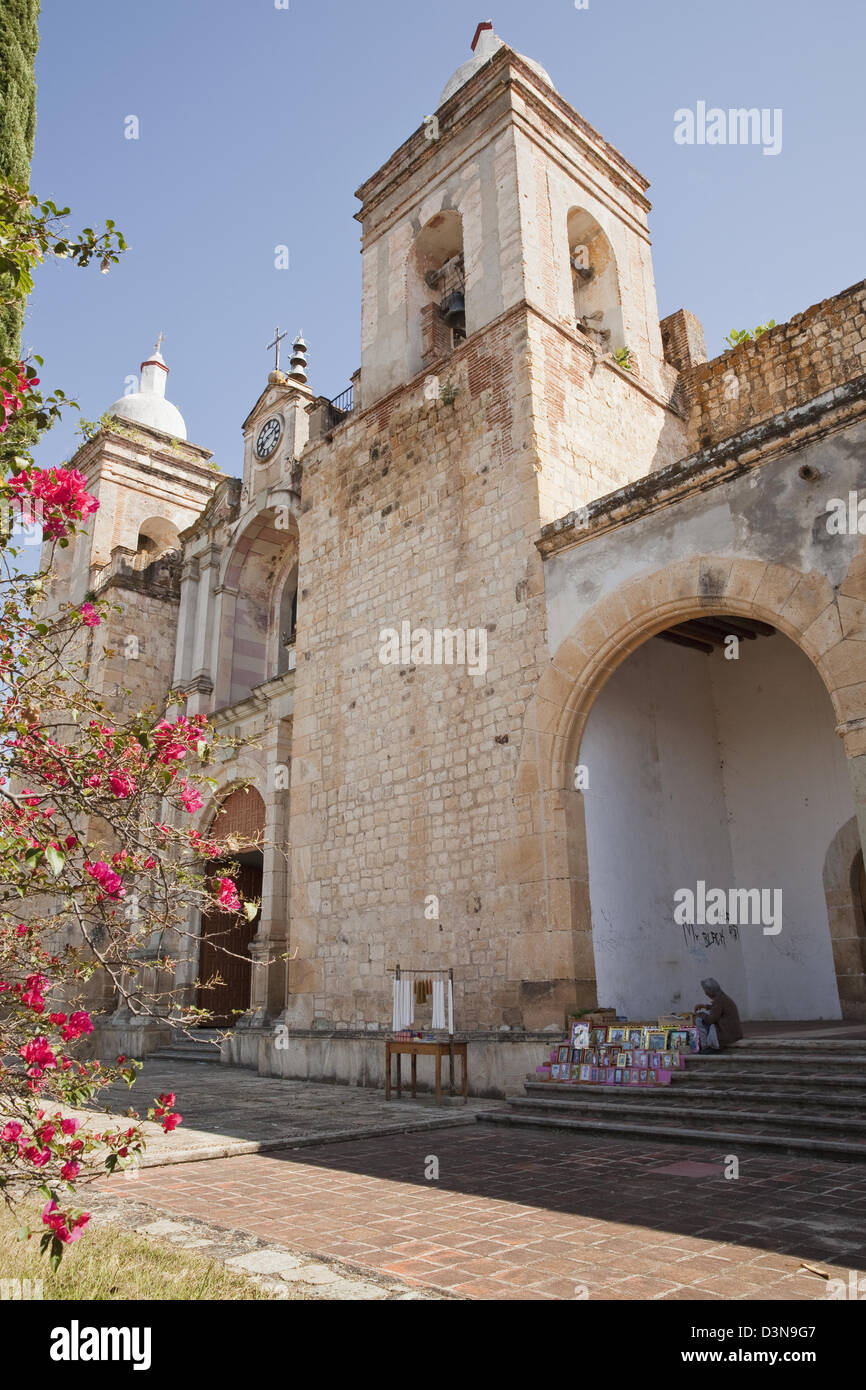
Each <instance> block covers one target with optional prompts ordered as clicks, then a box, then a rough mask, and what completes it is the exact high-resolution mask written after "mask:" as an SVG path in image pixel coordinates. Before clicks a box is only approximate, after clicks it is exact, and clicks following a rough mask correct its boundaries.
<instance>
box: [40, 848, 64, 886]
mask: <svg viewBox="0 0 866 1390" xmlns="http://www.w3.org/2000/svg"><path fill="white" fill-rule="evenodd" d="M45 858H46V859H47V860H48V867H49V868H50V869H51V872H52V873H53V874H54V877H55V878H57V876H58V874H59V873H60V871H61V869H62V868H63V865H64V864H65V863H66V856H65V855H63V854H61V853H60V850H59V849H55V848H54V846H53V845H49V846H48V848H47V850H46V851H45Z"/></svg>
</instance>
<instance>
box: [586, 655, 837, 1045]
mask: <svg viewBox="0 0 866 1390" xmlns="http://www.w3.org/2000/svg"><path fill="white" fill-rule="evenodd" d="M580 762H581V763H582V764H584V765H585V766H586V767H587V769H588V774H589V787H588V789H587V790H586V792H585V800H586V825H587V842H588V852H589V877H590V899H591V904H592V919H593V945H594V951H595V959H596V970H597V976H598V998H599V1003H600V1004H604V1005H613V1006H615V1007H616V1008H617V1011H618V1012H619V1013H624V1014H627V1015H629V1016H630V1017H632V1018H637V1017H642V1018H653V1017H655V1016H656V1015H657V1014H658V1013H661V1012H665V1011H667V1010H670V1009H675V1008H691V1007H692V1006H693V1005H694V1004H695V1003H696V1002H698V1001H699V1000H700V999H701V998H702V991H701V989H700V980H701V979H702V978H703V977H705V976H707V975H714V976H715V977H716V978H717V979H719V981H720V982H721V984H722V986H723V988H725V989H726V990H727V991H728V992H729V993H730V994H731V995H732V996H733V997H734V998H735V999H736V1000H737V1001H738V1003H739V1004H740V1007H741V1012H742V1014H743V1016H744V1017H747V1018H753V1019H786V1018H789V1019H809V1018H838V1017H839V1016H840V1008H839V996H838V990H837V986H836V978H835V973H834V968H833V956H832V949H831V943H830V934H829V926H828V920H827V909H826V903H825V900H824V891H823V884H822V870H823V865H824V858H825V855H826V852H827V847H828V845H829V843H830V841H831V839H832V838H833V836H834V835H835V834H836V832H837V831H838V829H839V828H840V826H842V825H843V824H844V823H845V821H846V820H848V818H849V817H850V816H851V815H852V814H853V812H854V807H853V800H852V796H851V790H850V784H849V780H848V774H847V769H846V765H845V758H844V752H843V749H842V745H841V742H840V740H839V739H838V738H837V737H836V735H835V732H834V720H833V712H832V707H831V704H830V700H829V697H828V695H827V693H826V691H825V689H824V687H823V684H822V683H821V680H820V678H819V676H818V674H817V672H816V671H815V670H814V668H813V667H812V665H811V663H810V662H809V661H808V659H807V658H806V657H805V656H804V655H803V653H802V652H800V651H799V650H798V648H797V647H796V646H795V645H794V644H793V643H792V642H790V641H788V639H786V638H785V637H783V636H782V635H781V634H776V635H775V636H773V637H772V638H764V639H760V640H759V641H757V642H743V643H741V645H740V657H739V660H737V661H727V660H725V659H724V657H723V656H722V655H721V654H720V653H715V654H714V655H713V656H712V657H706V656H704V655H702V654H701V653H699V652H694V651H689V650H687V649H685V648H682V647H677V646H674V645H672V644H670V643H667V642H662V641H659V640H651V641H650V642H647V643H645V644H644V646H642V647H641V648H639V649H638V651H637V652H635V653H634V654H633V655H632V656H631V657H629V658H628V659H627V660H626V661H625V662H624V663H623V665H622V666H620V667H619V669H618V670H617V671H616V672H615V673H614V675H613V676H612V677H611V679H610V681H609V682H608V684H607V685H606V686H605V687H604V689H603V690H602V692H601V694H600V695H599V698H598V700H597V701H596V703H595V705H594V707H593V709H592V711H591V713H590V717H589V720H588V723H587V727H586V732H585V735H584V739H583V743H582V746H581V752H580ZM698 880H703V881H704V882H705V883H706V885H707V888H708V889H709V888H712V887H715V888H723V889H725V890H726V891H727V890H728V889H730V888H732V887H739V888H759V889H761V888H768V889H775V888H781V890H782V902H783V926H782V930H781V932H780V933H779V934H778V935H776V936H768V935H765V934H764V932H763V930H762V927H761V925H745V926H742V927H740V929H739V939H737V937H736V933H735V932H733V931H732V930H731V928H730V927H727V928H725V927H720V928H719V927H714V928H710V930H711V931H713V932H714V933H715V934H716V935H715V938H714V939H712V940H711V941H710V942H709V943H705V941H704V940H703V939H702V929H701V928H700V927H699V928H698V933H699V935H698V939H697V940H695V939H688V938H689V935H690V934H689V933H688V932H687V931H685V930H684V928H683V927H682V926H680V925H677V924H676V923H675V922H674V893H675V892H676V890H677V889H679V888H691V889H692V890H694V889H695V888H696V885H697V882H698ZM719 938H721V939H719Z"/></svg>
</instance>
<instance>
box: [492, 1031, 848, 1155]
mask: <svg viewBox="0 0 866 1390" xmlns="http://www.w3.org/2000/svg"><path fill="white" fill-rule="evenodd" d="M524 1090H525V1095H523V1096H520V1097H513V1098H511V1099H510V1100H509V1101H508V1104H507V1108H504V1109H500V1108H497V1109H494V1110H488V1111H485V1112H483V1114H481V1115H479V1116H478V1119H479V1120H480V1121H481V1122H482V1123H484V1124H502V1125H512V1126H537V1127H541V1128H546V1129H561V1130H574V1131H575V1132H580V1133H584V1134H592V1135H603V1134H612V1135H632V1136H635V1137H640V1138H643V1139H653V1140H655V1139H665V1140H668V1139H669V1140H679V1141H680V1142H684V1143H702V1144H704V1143H712V1144H713V1145H714V1146H715V1147H716V1149H717V1150H718V1149H722V1150H724V1151H725V1152H734V1153H736V1152H737V1146H740V1147H743V1146H746V1147H749V1148H754V1149H762V1150H772V1151H776V1152H778V1151H780V1150H781V1151H784V1152H787V1153H802V1154H811V1155H813V1156H821V1155H823V1156H826V1157H833V1158H845V1159H857V1160H860V1161H866V1041H863V1042H860V1041H851V1040H845V1041H840V1042H831V1043H829V1044H828V1043H815V1044H808V1043H799V1042H797V1041H796V1040H787V1039H786V1040H784V1041H783V1042H780V1043H779V1044H773V1043H772V1042H769V1041H766V1040H761V1042H760V1045H755V1046H749V1047H742V1048H740V1047H737V1048H732V1049H730V1050H729V1051H727V1052H724V1053H721V1054H711V1053H707V1054H703V1055H698V1056H690V1057H688V1058H687V1059H686V1065H685V1067H684V1068H683V1069H682V1070H680V1071H676V1072H674V1074H673V1076H672V1079H671V1084H670V1086H667V1087H665V1088H664V1089H662V1088H661V1087H659V1088H654V1089H649V1088H646V1087H634V1088H631V1087H625V1086H616V1087H614V1086H592V1085H587V1084H585V1083H583V1084H575V1083H573V1084H568V1083H561V1082H555V1081H552V1082H551V1081H539V1080H538V1079H537V1077H535V1076H531V1077H528V1078H527V1082H526V1085H525V1087H524Z"/></svg>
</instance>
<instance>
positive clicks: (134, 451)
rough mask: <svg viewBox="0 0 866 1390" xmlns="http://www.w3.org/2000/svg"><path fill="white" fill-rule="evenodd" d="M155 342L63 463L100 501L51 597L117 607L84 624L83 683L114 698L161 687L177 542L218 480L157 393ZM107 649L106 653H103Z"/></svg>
mask: <svg viewBox="0 0 866 1390" xmlns="http://www.w3.org/2000/svg"><path fill="white" fill-rule="evenodd" d="M161 337H162V335H160V340H159V341H158V342H157V344H156V346H155V348H154V350H153V352H152V353H150V355H149V356H148V357H147V358H146V359H145V360H144V361H143V362H142V364H141V376H140V378H139V381H138V383H137V387H138V389H137V390H135V391H133V392H130V393H128V394H127V395H124V396H121V397H120V399H119V400H116V401H115V402H114V404H113V405H111V406H109V408H108V410H107V411H106V412H105V416H104V417H103V419H104V421H105V423H104V424H102V426H101V428H100V429H99V430H98V431H97V433H96V434H94V435H93V436H92V437H91V438H90V439H88V440H86V442H85V443H84V444H82V446H81V448H80V449H78V450H77V452H76V453H75V455H74V456H73V458H72V459H71V460H70V467H72V468H76V469H78V470H79V472H81V473H83V475H84V477H85V478H86V480H87V490H88V492H90V493H92V494H93V495H94V496H95V497H96V498H97V499H98V501H99V508H98V510H97V511H96V512H95V513H93V514H92V515H91V516H90V517H88V519H87V523H86V525H85V526H84V527H83V528H82V532H81V533H80V534H79V535H78V536H77V537H76V538H75V539H74V540H73V542H72V544H71V545H70V546H69V547H68V549H66V550H57V551H56V552H55V555H54V560H53V566H52V568H53V571H54V579H53V583H52V600H53V601H54V602H64V603H73V604H79V603H81V602H83V601H84V599H85V597H86V596H87V595H88V594H91V595H92V594H95V595H97V596H99V597H102V596H110V597H111V599H112V601H113V603H115V604H117V605H119V606H120V608H121V612H120V613H111V615H110V616H109V617H108V618H107V619H105V620H104V621H103V622H102V623H101V624H100V626H99V627H96V628H92V629H89V630H88V642H89V645H90V668H91V669H90V680H91V688H92V689H94V690H99V691H100V692H101V693H102V695H103V696H104V697H105V698H106V699H107V700H108V701H109V702H112V701H113V700H116V701H118V702H123V696H122V692H123V691H124V690H133V691H134V692H135V699H136V704H137V705H138V706H144V705H146V704H149V703H157V704H158V703H159V702H160V701H161V700H163V699H164V697H165V694H166V692H167V690H168V688H169V685H170V683H171V677H172V670H173V664H174V647H175V639H176V630H177V617H178V606H179V599H180V564H181V557H180V541H179V535H180V532H181V531H182V530H184V529H185V528H186V527H187V526H189V525H190V524H191V523H192V522H193V521H194V520H195V518H196V517H197V516H198V515H199V514H200V513H201V511H202V510H203V509H204V507H205V506H206V505H207V502H208V501H209V499H210V497H211V494H212V493H213V490H214V488H215V486H216V484H217V482H218V481H219V479H220V474H219V472H218V471H216V470H215V469H214V467H213V465H212V464H211V463H210V458H211V454H210V450H208V449H205V448H202V447H201V446H200V445H197V444H192V443H190V442H189V441H188V440H187V437H186V425H185V423H184V419H183V416H182V415H181V413H180V411H179V410H178V409H177V407H176V406H175V405H172V403H171V402H170V401H168V400H167V399H166V395H165V390H166V382H167V379H168V372H169V369H168V367H167V366H166V363H165V359H164V358H163V356H162V353H161V352H160V344H161ZM107 651H110V652H111V653H112V655H110V656H106V655H105V653H106V652H107Z"/></svg>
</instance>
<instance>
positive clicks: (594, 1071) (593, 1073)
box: [589, 1067, 598, 1085]
mask: <svg viewBox="0 0 866 1390" xmlns="http://www.w3.org/2000/svg"><path fill="white" fill-rule="evenodd" d="M589 1079H590V1081H591V1082H592V1083H593V1085H596V1084H597V1082H598V1067H590V1069H589Z"/></svg>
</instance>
